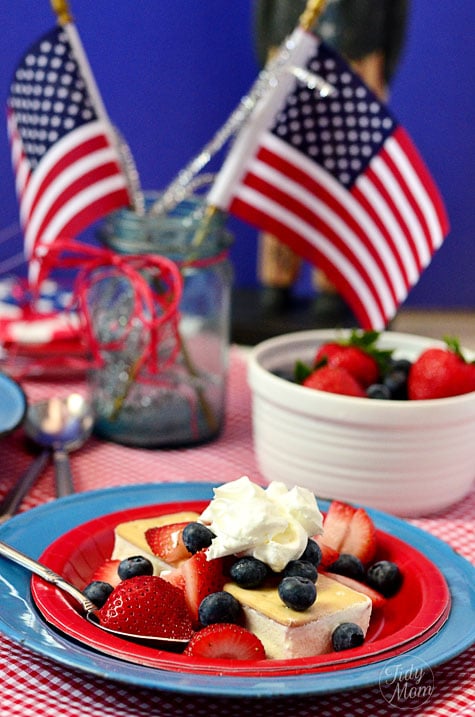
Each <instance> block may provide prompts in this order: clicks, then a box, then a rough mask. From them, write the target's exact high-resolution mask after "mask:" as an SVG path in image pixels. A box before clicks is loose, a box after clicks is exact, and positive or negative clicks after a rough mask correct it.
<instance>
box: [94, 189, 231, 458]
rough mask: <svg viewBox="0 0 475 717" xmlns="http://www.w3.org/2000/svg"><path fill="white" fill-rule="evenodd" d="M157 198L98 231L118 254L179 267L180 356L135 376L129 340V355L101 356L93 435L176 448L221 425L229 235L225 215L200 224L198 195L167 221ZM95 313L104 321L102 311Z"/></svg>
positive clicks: (122, 316) (123, 315)
mask: <svg viewBox="0 0 475 717" xmlns="http://www.w3.org/2000/svg"><path fill="white" fill-rule="evenodd" d="M157 196H158V195H153V194H147V195H146V212H145V215H144V216H139V215H138V214H136V213H135V212H133V211H130V210H127V209H124V210H119V211H117V212H114V213H113V214H111V215H110V216H109V217H108V218H107V219H106V220H105V222H104V223H103V224H102V226H101V227H100V228H99V231H98V237H99V239H100V241H101V243H102V244H103V245H105V247H107V248H108V249H111V250H113V251H114V252H115V253H118V254H122V255H127V254H129V255H137V254H139V255H141V254H143V255H150V254H152V255H159V256H161V257H165V258H167V259H171V260H172V261H173V262H175V263H176V264H177V266H178V267H179V268H180V271H181V275H182V278H183V291H182V295H181V299H180V303H179V322H178V337H179V341H178V343H179V350H178V353H177V355H176V357H175V358H174V360H173V362H172V363H171V365H168V366H167V365H165V367H164V368H163V370H159V371H158V372H156V373H151V372H150V371H149V370H148V369H147V366H146V365H143V366H142V367H141V368H140V369H139V371H138V373H137V375H135V373H133V371H132V368H131V363H130V340H129V342H128V343H129V347H128V349H127V351H128V352H129V356H125V355H122V354H123V352H121V351H120V350H114V351H109V352H107V351H106V352H104V351H103V352H102V359H103V361H102V366H100V367H98V368H94V369H92V370H91V371H90V374H89V381H90V386H91V393H92V396H93V402H94V409H95V411H96V422H95V429H94V430H95V433H96V435H99V436H100V437H102V438H105V439H108V440H112V441H115V442H118V443H122V444H125V445H130V446H140V447H148V448H172V447H180V446H188V445H194V444H199V443H203V442H205V441H209V440H211V439H213V438H216V437H217V436H218V435H219V433H220V431H221V429H222V426H223V421H224V412H225V393H226V379H227V369H228V349H229V332H230V328H229V325H230V302H231V283H232V271H231V265H230V262H229V259H228V249H229V246H230V244H231V235H230V233H229V232H228V231H227V230H226V228H225V217H224V216H223V215H222V214H220V213H219V214H215V215H214V216H212V217H211V219H210V220H209V221H207V220H205V223H204V222H203V217H204V212H205V205H204V202H203V200H202V199H200V198H197V197H192V198H190V199H187V200H184V201H183V202H181V203H180V204H179V205H178V206H177V207H176V208H175V209H174V210H173V211H171V212H170V213H169V214H167V215H166V216H154V215H153V214H150V212H149V211H148V210H149V208H150V206H151V205H152V204H153V202H154V201H155V199H156V198H157ZM203 227H204V228H205V232H204V233H203V232H202V230H203ZM200 232H202V234H201V236H200V240H199V241H198V242H197V237H198V236H199V235H200ZM129 303H130V302H129ZM122 304H123V302H122V303H121V302H120V301H118V302H117V303H116V304H115V306H116V307H117V308H116V309H114V310H115V311H117V314H118V315H117V316H116V317H115V318H116V320H117V322H118V323H120V322H122V323H123V322H124V321H125V322H126V321H128V320H129V318H127V311H128V310H127V308H126V309H125V310H124V307H123V305H122ZM121 306H122V309H121ZM96 314H97V316H100V315H101V312H100V311H98V312H96ZM96 328H97V327H96ZM99 329H100V327H99ZM142 343H143V342H142ZM135 344H136V352H139V351H140V350H142V348H143V345H142V346H141V340H140V337H138V338H136V340H135ZM158 350H160V347H157V351H158ZM131 372H132V374H133V376H132V380H131ZM118 399H119V403H118ZM117 406H119V407H120V409H119V410H117Z"/></svg>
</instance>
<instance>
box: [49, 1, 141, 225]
mask: <svg viewBox="0 0 475 717" xmlns="http://www.w3.org/2000/svg"><path fill="white" fill-rule="evenodd" d="M50 2H51V7H52V8H53V11H54V13H55V14H56V17H57V19H58V23H59V24H60V25H61V27H62V28H63V29H64V30H65V32H66V33H67V35H68V39H69V42H70V44H71V47H72V48H73V50H74V55H75V57H76V59H77V62H78V65H79V67H80V69H81V73H82V75H83V78H84V81H85V83H86V86H87V89H88V93H89V96H90V97H91V99H92V102H93V105H94V108H95V110H96V112H97V115H98V117H99V119H101V120H102V121H103V122H104V123H105V124H106V125H107V126H108V127H109V128H110V131H111V138H112V141H113V142H114V144H115V146H116V149H117V151H118V153H119V156H120V157H121V164H122V167H123V170H124V173H125V175H126V177H127V181H128V184H129V188H130V191H131V194H132V200H133V204H134V210H135V211H136V212H137V213H138V214H139V215H143V214H144V213H145V205H144V198H143V194H142V192H141V190H140V183H139V176H138V172H137V169H136V167H135V163H134V161H133V159H132V155H131V153H130V151H129V150H128V148H127V149H126V148H125V147H122V146H121V142H120V141H119V138H118V136H117V133H116V131H115V129H114V127H113V125H112V122H111V121H110V118H109V115H108V114H107V110H106V107H105V105H104V102H103V100H102V96H101V93H100V91H99V88H98V86H97V83H96V80H95V77H94V74H93V72H92V69H91V66H90V64H89V60H88V59H87V55H86V53H85V51H84V48H83V45H82V42H81V38H80V37H79V33H78V31H77V29H76V26H75V25H74V22H73V16H72V14H71V12H70V9H69V3H68V0H50ZM124 144H125V143H124Z"/></svg>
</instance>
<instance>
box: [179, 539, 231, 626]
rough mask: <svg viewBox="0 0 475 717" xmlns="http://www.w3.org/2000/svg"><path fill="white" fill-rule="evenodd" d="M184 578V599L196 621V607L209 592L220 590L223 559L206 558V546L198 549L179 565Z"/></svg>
mask: <svg viewBox="0 0 475 717" xmlns="http://www.w3.org/2000/svg"><path fill="white" fill-rule="evenodd" d="M180 572H181V573H182V575H183V577H184V580H185V600H186V604H187V605H188V610H189V611H190V614H191V617H192V618H193V620H194V622H195V624H196V623H198V608H199V606H200V603H201V601H202V600H203V598H205V597H206V596H207V595H209V594H210V593H215V592H218V590H222V588H223V585H224V582H225V577H224V570H223V559H222V558H215V559H214V560H207V559H206V548H203V550H200V551H198V552H197V553H195V554H194V555H192V557H191V558H189V559H188V560H185V562H184V563H182V565H181V566H180Z"/></svg>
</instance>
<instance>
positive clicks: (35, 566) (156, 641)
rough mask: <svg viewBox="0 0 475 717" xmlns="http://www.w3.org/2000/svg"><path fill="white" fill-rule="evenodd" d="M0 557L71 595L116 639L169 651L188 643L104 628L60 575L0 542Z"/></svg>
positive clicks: (92, 609)
mask: <svg viewBox="0 0 475 717" xmlns="http://www.w3.org/2000/svg"><path fill="white" fill-rule="evenodd" d="M0 555H3V557H4V558H7V559H8V560H12V561H13V562H14V563H17V564H18V565H21V566H22V567H23V568H26V569H27V570H29V571H30V572H31V573H34V574H35V575H39V577H40V578H43V580H46V582H48V583H52V584H53V585H55V586H56V587H57V588H59V589H60V590H63V591H64V592H65V593H68V595H71V597H72V598H74V599H75V600H76V602H78V603H79V604H80V605H81V607H82V608H83V610H84V612H85V613H86V619H87V620H89V622H91V623H92V624H93V625H95V626H96V627H99V628H100V629H101V630H105V631H106V632H110V633H112V634H113V635H117V636H118V637H123V638H124V639H126V640H131V641H132V642H140V643H145V644H147V645H149V646H153V647H164V648H167V649H169V650H170V649H173V648H175V649H184V647H185V646H186V645H187V644H188V642H189V640H178V639H176V638H173V637H160V636H156V635H133V634H130V633H128V632H120V631H119V630H111V629H110V628H109V627H105V626H104V625H101V624H100V622H99V620H98V618H97V616H96V614H95V613H96V612H97V610H98V609H99V608H98V607H97V605H95V604H94V603H93V602H92V601H91V600H89V598H87V597H86V596H85V595H84V594H83V593H82V592H81V591H80V590H79V589H78V588H77V587H75V586H74V585H72V584H71V583H68V581H67V580H65V579H64V578H62V577H61V575H58V574H57V573H55V572H54V570H51V569H50V568H47V567H46V565H43V564H42V563H39V562H37V561H36V560H33V558H30V557H29V556H28V555H25V553H22V552H21V551H20V550H18V549H17V548H14V547H12V546H11V545H8V544H7V543H4V542H3V541H1V540H0Z"/></svg>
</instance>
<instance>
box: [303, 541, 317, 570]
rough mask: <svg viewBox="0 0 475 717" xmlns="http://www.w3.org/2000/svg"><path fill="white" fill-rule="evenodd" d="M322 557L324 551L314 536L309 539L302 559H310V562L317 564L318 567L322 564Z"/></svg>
mask: <svg viewBox="0 0 475 717" xmlns="http://www.w3.org/2000/svg"><path fill="white" fill-rule="evenodd" d="M321 559H322V551H321V548H320V546H319V544H318V543H317V542H315V540H313V539H312V538H309V539H308V542H307V547H306V548H305V550H304V551H303V553H302V555H301V556H300V560H308V561H309V563H312V565H315V567H316V568H318V566H319V565H320V562H321Z"/></svg>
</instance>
